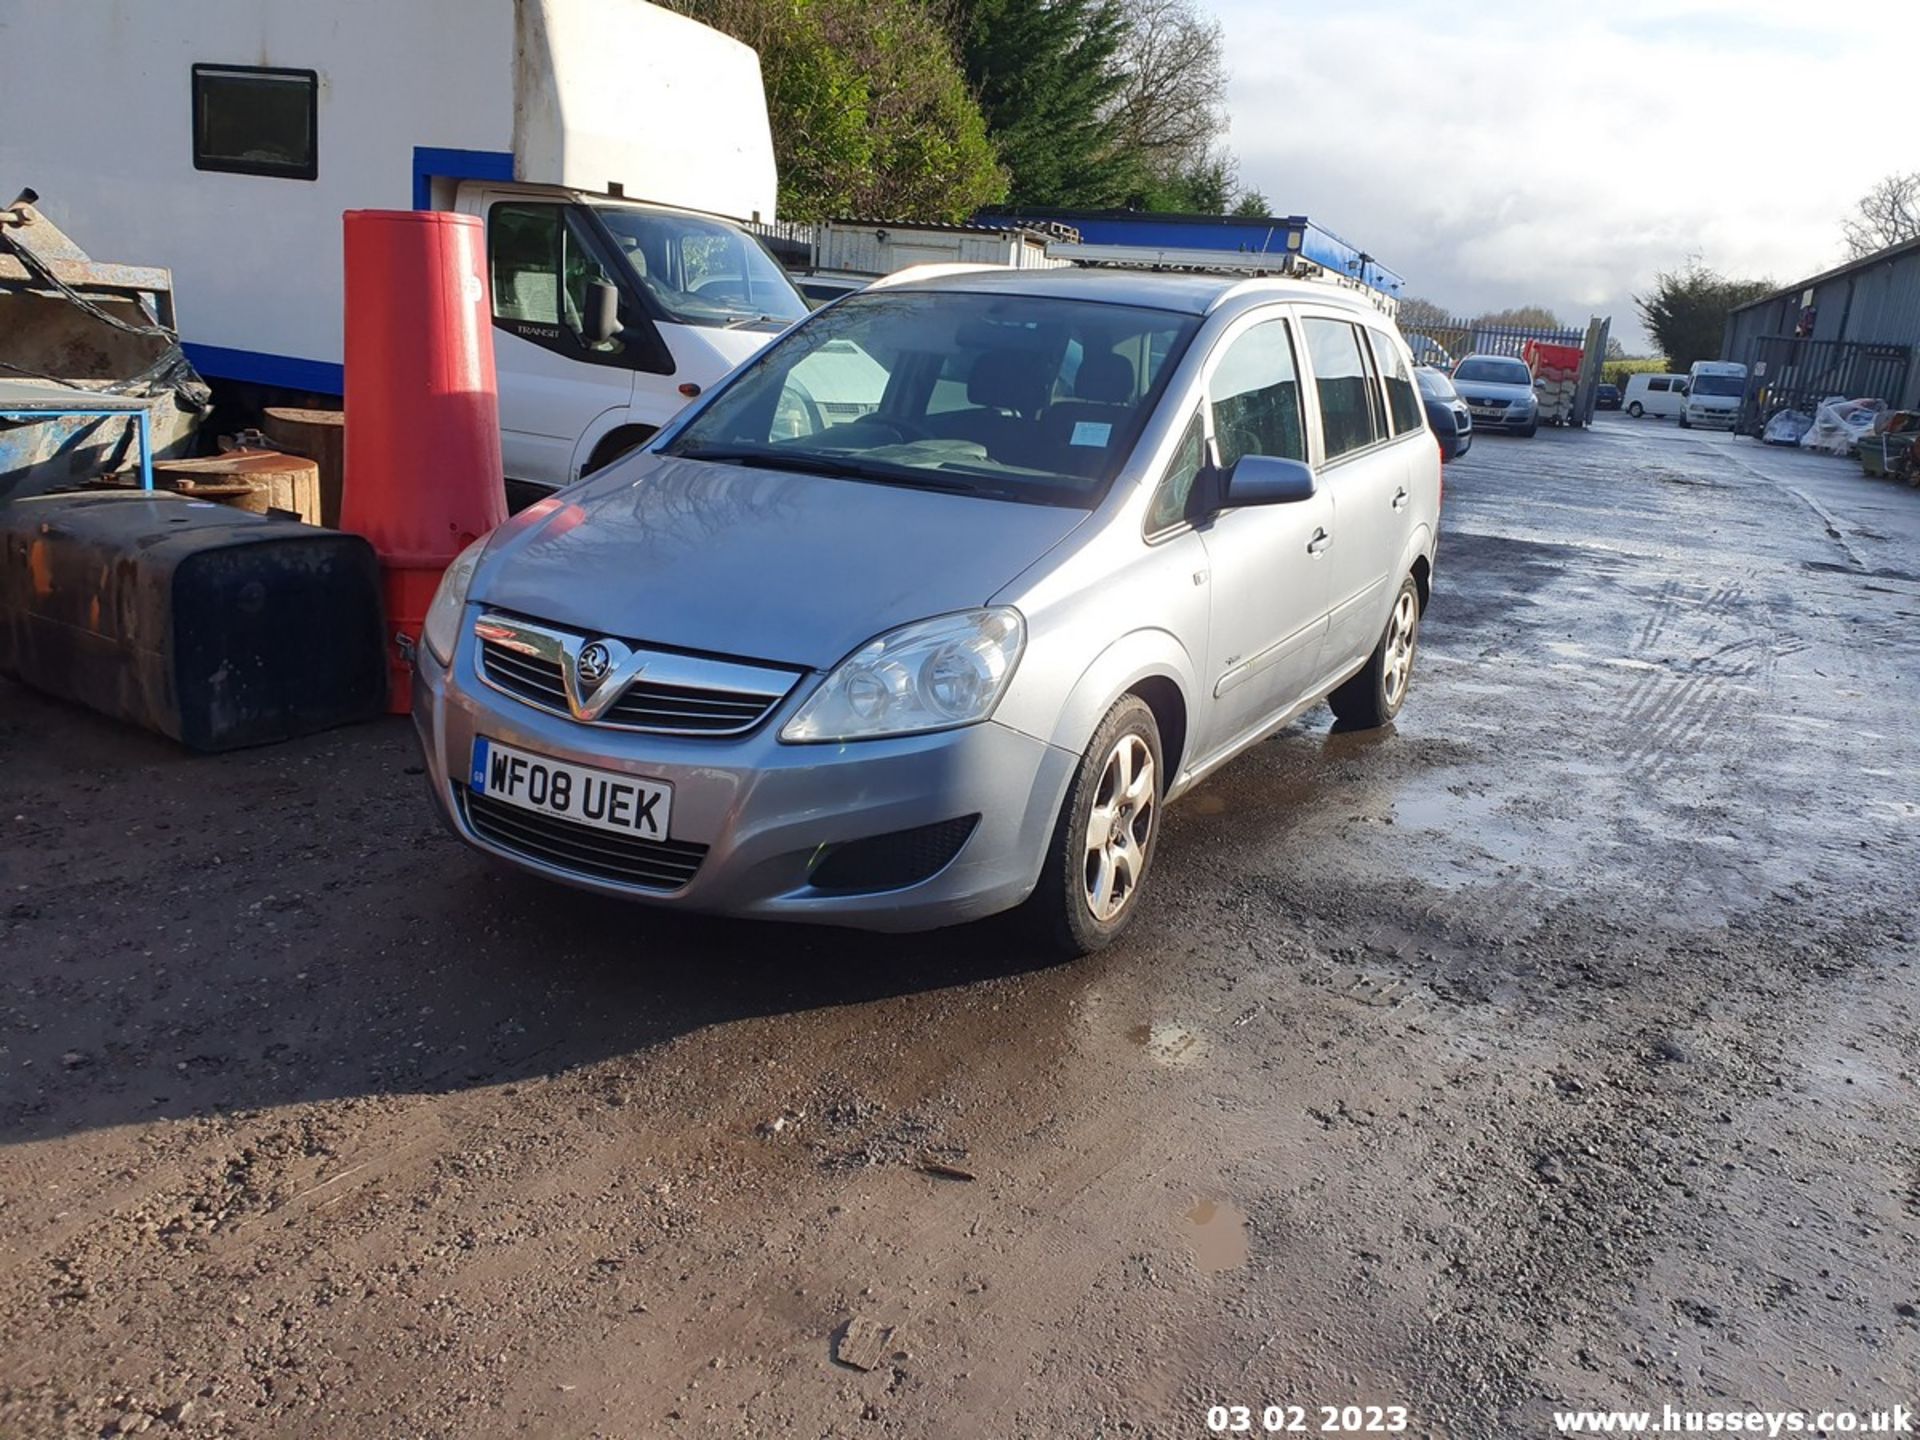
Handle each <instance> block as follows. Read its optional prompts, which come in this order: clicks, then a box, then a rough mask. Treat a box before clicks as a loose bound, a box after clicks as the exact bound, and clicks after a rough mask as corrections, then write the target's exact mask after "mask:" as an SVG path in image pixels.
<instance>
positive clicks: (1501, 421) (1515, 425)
mask: <svg viewBox="0 0 1920 1440" xmlns="http://www.w3.org/2000/svg"><path fill="white" fill-rule="evenodd" d="M1539 423H1540V412H1539V411H1538V410H1525V411H1521V412H1519V413H1515V412H1514V411H1512V410H1506V411H1502V412H1500V413H1499V414H1495V415H1482V414H1481V413H1480V412H1478V411H1475V412H1474V415H1473V428H1474V429H1475V430H1476V431H1480V430H1525V429H1526V428H1527V427H1528V426H1531V425H1537V424H1539Z"/></svg>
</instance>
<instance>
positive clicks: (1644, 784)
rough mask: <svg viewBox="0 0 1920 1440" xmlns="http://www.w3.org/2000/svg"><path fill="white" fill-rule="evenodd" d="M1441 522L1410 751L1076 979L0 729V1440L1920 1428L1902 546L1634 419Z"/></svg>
mask: <svg viewBox="0 0 1920 1440" xmlns="http://www.w3.org/2000/svg"><path fill="white" fill-rule="evenodd" d="M1443 525H1444V530H1443V538H1442V541H1441V549H1440V564H1439V569H1438V574H1437V584H1436V598H1435V601H1434V604H1433V607H1432V609H1431V611H1430V613H1429V615H1428V618H1427V624H1426V627H1425V630H1424V633H1423V649H1422V653H1421V656H1420V659H1419V663H1418V668H1417V671H1416V677H1415V682H1414V689H1413V693H1412V696H1411V698H1410V700H1409V702H1408V707H1407V709H1406V711H1405V712H1404V713H1403V715H1402V717H1401V720H1400V722H1399V723H1398V725H1397V726H1396V727H1395V728H1394V729H1393V730H1391V731H1389V732H1384V733H1373V734H1336V733H1333V732H1332V731H1331V729H1330V724H1329V718H1328V716H1327V714H1326V712H1325V711H1319V712H1316V713H1315V714H1312V715H1310V716H1308V717H1306V718H1305V719H1303V720H1302V721H1301V722H1300V723H1298V724H1296V725H1294V726H1291V727H1290V728H1289V729H1288V730H1287V731H1285V732H1284V733H1282V734H1281V735H1279V736H1277V737H1276V738H1275V739H1274V740H1272V741H1271V742H1269V743H1268V744H1266V745H1264V746H1262V747H1260V749H1259V750H1257V751H1256V752H1254V753H1252V754H1250V755H1248V756H1246V757H1244V758H1243V759H1241V760H1239V761H1237V762H1235V763H1234V764H1233V765H1232V766H1230V767H1228V768H1227V769H1225V770H1223V771H1222V772H1220V773H1219V774H1218V775H1217V776H1216V777H1214V778H1213V779H1211V780H1209V781H1208V783H1207V784H1205V785H1204V786H1202V787H1201V788H1200V789H1199V790H1197V791H1196V792H1194V793H1193V794H1192V795H1190V796H1189V797H1187V798H1186V799H1185V800H1183V801H1182V802H1181V803H1179V804H1178V805H1176V806H1174V807H1172V808H1171V809H1170V810H1169V812H1168V815H1167V829H1166V831H1165V833H1164V836H1163V839H1162V843H1161V849H1160V852H1159V858H1158V861H1157V868H1156V874H1155V876H1154V886H1155V889H1156V891H1157V893H1156V894H1155V895H1154V896H1153V897H1152V904H1151V906H1150V908H1149V910H1148V911H1147V913H1145V914H1144V915H1143V916H1142V917H1141V923H1140V924H1139V926H1138V927H1137V928H1136V930H1135V931H1134V932H1133V934H1132V935H1131V936H1130V938H1129V939H1128V940H1127V941H1126V942H1125V943H1124V944H1123V945H1121V946H1119V947H1117V948H1115V949H1114V950H1112V951H1110V952H1106V953H1103V954H1101V955H1099V956H1096V957H1093V958H1091V959H1089V960H1086V961H1082V962H1078V963H1075V964H1072V965H1059V964H1055V963H1054V962H1052V961H1051V960H1050V959H1048V958H1046V957H1045V956H1044V955H1042V954H1040V953H1038V952H1036V951H1035V950H1033V949H1032V948H1031V947H1030V946H1029V945H1028V944H1027V942H1026V941H1025V939H1024V938H1023V936H1022V935H1021V933H1020V932H1019V931H1018V929H1017V928H1016V927H1014V926H1012V925H1009V924H1006V923H1003V922H989V923H987V924H984V925H981V926H976V927H972V928H968V929H962V930H955V931H948V932H942V933H940V934H936V935H931V936H920V937H907V938H898V937H896V938H885V937H869V936H860V935H848V934H843V933H839V932H832V931H820V930H802V929H785V928H777V927H770V926H761V925H745V924H733V923H726V922H719V921H708V920H700V919H694V918H687V917H679V916H673V915H661V914H658V913H655V912H650V911H646V910H640V909H635V908H632V907H627V906H623V905H619V904H615V903H611V902H606V901H602V900H599V899H597V898H594V897H589V896H584V895H580V894H575V893H572V892H568V891H562V890H556V889H551V888H548V887H546V886H543V885H541V884H538V883H536V882H532V881H529V880H525V879H520V878H515V877H512V876H503V875H501V874H499V873H497V872H494V871H492V870H490V869H488V868H487V867H486V866H485V865H484V864H482V863H481V862H480V861H478V860H477V859H476V858H475V857H474V856H472V855H470V854H468V853H466V852H465V851H463V850H462V849H461V848H459V847H458V846H456V845H455V844H453V843H452V842H451V841H449V840H448V839H446V838H445V837H444V836H443V835H441V834H440V832H439V831H438V829H437V827H436V826H435V824H434V822H433V821H432V819H431V817H430V815H429V814H428V811H427V809H426V805H425V801H424V799H423V797H422V796H421V795H420V793H419V786H420V784H421V781H420V776H419V773H418V765H417V759H416V757H415V755H414V753H413V750H412V742H411V738H410V735H409V734H408V731H407V729H406V727H405V726H404V725H403V724H402V723H399V722H390V723H385V724H381V725H378V726H373V727H368V728H363V729H359V730H354V731H348V732H338V733H335V734H332V735H327V736H322V737H318V738H316V739H313V740H311V741H306V742H302V743H299V744H295V745H288V746H281V747H277V748H274V749H269V750H262V751H255V752H247V753H244V754H238V755H232V756H227V757H222V758H219V759H213V760H209V759H195V758H191V757H188V756H186V755H184V754H182V753H181V752H179V751H177V750H175V749H173V748H171V747H170V746H168V745H166V744H164V743H162V742H159V741H157V740H153V739H150V738H147V737H144V736H140V735H137V734H134V733H131V732H127V731H124V730H121V729H117V728H115V727H113V726H111V725H109V724H107V723H105V722H103V721H99V720H96V719H94V718H92V717H89V716H87V715H85V714H83V713H80V712H77V711H73V710H70V709H68V708H65V707H63V706H60V705H57V704H54V703H51V702H48V701H45V700H43V699H40V698H38V697H35V696H33V695H30V694H28V693H26V692H23V691H20V690H17V689H11V688H4V687H0V827H3V828H0V836H3V837H4V840H3V841H0V846H3V848H0V955H4V957H5V960H4V965H3V966H0V1435H5V1436H8V1437H11V1436H13V1435H20V1436H31V1437H39V1436H44V1435H98V1434H101V1433H103V1431H106V1430H108V1429H109V1428H111V1429H115V1430H121V1429H124V1430H130V1431H137V1430H139V1429H140V1427H141V1426H142V1425H143V1424H144V1425H146V1426H148V1427H149V1428H150V1430H151V1432H152V1433H168V1434H181V1435H216V1434H230V1435H246V1436H253V1435H262V1436H315V1437H319V1436H326V1437H330V1440H340V1437H346V1440H354V1437H372V1436H389V1435H436V1436H437V1435H452V1434H459V1435H462V1436H491V1435H521V1434H524V1435H554V1436H590V1435H592V1436H610V1437H611V1436H621V1437H626V1436H656V1435H700V1436H705V1435H754V1436H786V1435H791V1436H809V1437H817V1436H824V1435H836V1436H837V1435H848V1436H851V1435H873V1436H901V1437H908V1436H911V1437H943V1436H955V1437H974V1436H986V1437H997V1436H1062V1435H1074V1436H1083V1435H1084V1436H1095V1435H1098V1436H1112V1435H1122V1434H1126V1435H1169V1436H1183V1435H1196V1436H1197V1435H1202V1434H1206V1433H1208V1432H1207V1430H1206V1425H1205V1414H1206V1409H1207V1407H1208V1406H1209V1405H1212V1404H1228V1405H1248V1406H1251V1407H1255V1410H1256V1413H1257V1411H1258V1407H1261V1406H1265V1405H1270V1404H1298V1405H1303V1406H1309V1407H1314V1406H1319V1405H1333V1406H1342V1405H1348V1404H1359V1405H1405V1406H1407V1407H1409V1409H1410V1412H1411V1416H1412V1423H1411V1428H1410V1433H1413V1434H1420V1435H1435V1436H1448V1437H1456V1440H1481V1437H1503V1436H1509V1435H1511V1436H1534V1435H1545V1434H1549V1433H1552V1424H1551V1412H1552V1411H1553V1410H1555V1409H1566V1408H1582V1409H1585V1408H1593V1407H1609V1408H1611V1407H1626V1406H1633V1407H1636V1408H1637V1407H1642V1406H1647V1405H1652V1406H1653V1407H1655V1408H1657V1407H1658V1406H1659V1405H1661V1404H1663V1403H1671V1404H1674V1405H1676V1406H1687V1405H1694V1406H1701V1407H1711V1408H1722V1409H1734V1408H1745V1407H1748V1406H1751V1407H1753V1408H1760V1409H1779V1408H1793V1409H1807V1410H1815V1409H1823V1408H1836V1407H1837V1408H1846V1409H1861V1410H1865V1409H1870V1408H1873V1407H1875V1406H1880V1407H1886V1406H1889V1405H1892V1404H1894V1403H1901V1402H1905V1403H1909V1404H1911V1403H1912V1402H1913V1401H1914V1400H1915V1398H1916V1396H1915V1376H1916V1375H1920V1279H1917V1278H1916V1277H1920V1120H1917V1119H1916V1112H1917V1110H1920V1107H1917V1106H1916V1100H1920V1006H1917V1004H1916V1001H1917V999H1920V994H1917V982H1920V976H1916V972H1915V969H1914V959H1915V951H1916V948H1920V946H1917V942H1920V904H1916V901H1920V880H1917V879H1916V876H1917V875H1920V721H1917V720H1916V699H1917V698H1920V663H1916V662H1920V639H1917V638H1916V637H1920V492H1915V491H1912V490H1909V489H1906V488H1904V487H1895V486H1891V485H1888V484H1886V483H1884V482H1874V481H1868V480H1865V479H1863V478H1862V477H1861V476H1860V473H1859V471H1858V469H1857V467H1855V466H1852V465H1850V464H1847V463H1845V462H1839V461H1831V460H1826V459H1823V458H1819V457H1813V456H1803V455H1800V454H1798V453H1797V452H1783V451H1776V450H1769V449H1766V448H1764V447H1761V446H1758V445H1756V444H1754V443H1753V442H1751V441H1746V440H1734V439H1731V438H1729V437H1726V436H1719V435H1703V434H1699V433H1698V432H1694V433H1682V432H1679V431H1677V430H1675V429H1674V428H1673V427H1672V426H1671V425H1670V424H1662V423H1660V422H1654V421H1644V422H1635V421H1631V420H1627V419H1624V418H1621V417H1613V416H1606V417H1602V418H1601V422H1600V424H1599V425H1598V426H1597V427H1596V428H1595V430H1594V431H1593V432H1591V433H1563V432H1556V431H1543V432H1542V433H1541V434H1540V435H1539V436H1538V437H1537V438H1536V439H1534V440H1532V441H1521V440H1517V439H1508V438H1506V437H1497V436H1488V437H1484V438H1483V439H1482V440H1481V441H1480V442H1478V443H1476V445H1475V447H1474V449H1473V451H1472V452H1471V454H1470V455H1469V456H1468V457H1466V458H1465V459H1464V460H1462V461H1460V462H1458V463H1457V464H1455V465H1453V466H1450V467H1449V468H1448V476H1447V499H1446V508H1445V513H1444V520H1443ZM855 1335H858V1336H860V1337H867V1338H871V1337H881V1338H883V1339H884V1344H881V1343H879V1340H878V1339H876V1340H875V1343H874V1344H873V1345H869V1346H866V1353H862V1354H859V1355H857V1356H856V1357H855V1358H859V1359H860V1360H861V1361H862V1363H863V1364H867V1363H868V1362H870V1368H855V1367H854V1366H853V1365H850V1364H848V1363H844V1361H843V1359H842V1358H840V1357H841V1356H842V1354H843V1351H842V1349H840V1348H837V1346H836V1337H837V1336H838V1337H840V1338H841V1340H842V1341H843V1342H845V1341H849V1340H850V1339H851V1337H853V1336H855ZM863 1343H864V1341H863ZM844 1353H845V1354H848V1355H852V1354H854V1350H853V1349H852V1348H848V1349H846V1350H845V1351H844ZM183 1407H184V1408H183Z"/></svg>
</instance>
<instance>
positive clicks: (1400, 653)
mask: <svg viewBox="0 0 1920 1440" xmlns="http://www.w3.org/2000/svg"><path fill="white" fill-rule="evenodd" d="M1418 619H1419V615H1418V606H1417V603H1416V601H1415V600H1414V595H1413V592H1412V591H1411V590H1403V591H1401V592H1400V598H1399V600H1397V601H1396V602H1394V607H1393V618H1392V619H1391V620H1389V621H1388V622H1387V653H1386V663H1385V664H1384V665H1382V666H1381V668H1380V690H1381V693H1382V695H1383V696H1384V697H1385V699H1386V702H1387V708H1388V709H1389V710H1391V709H1392V708H1393V707H1394V706H1396V705H1398V704H1399V703H1400V696H1401V695H1402V693H1403V692H1404V691H1405V690H1406V688H1407V677H1408V675H1409V674H1410V673H1411V671H1412V670H1413V635H1414V626H1415V624H1416V623H1417V621H1418Z"/></svg>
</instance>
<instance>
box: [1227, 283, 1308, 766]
mask: <svg viewBox="0 0 1920 1440" xmlns="http://www.w3.org/2000/svg"><path fill="white" fill-rule="evenodd" d="M1300 390H1301V387H1300V371H1299V365H1298V360H1297V355H1296V350H1295V343H1294V330H1293V325H1292V323H1291V321H1290V320H1289V319H1287V318H1286V316H1285V315H1284V314H1280V313H1276V312H1272V311H1262V312H1259V313H1258V314H1257V315H1256V316H1255V317H1253V318H1252V320H1251V322H1250V323H1248V324H1246V325H1245V326H1244V327H1243V328H1240V329H1239V330H1237V331H1230V332H1229V333H1228V335H1227V336H1226V337H1225V338H1224V339H1223V340H1222V342H1221V344H1220V346H1219V348H1218V350H1217V351H1216V354H1215V358H1214V359H1213V361H1212V362H1211V365H1210V370H1209V375H1208V379H1207V382H1206V394H1207V406H1206V422H1207V427H1208V429H1209V430H1210V432H1211V443H1212V448H1213V456H1214V459H1215V461H1216V462H1217V463H1218V464H1219V465H1221V466H1223V467H1225V466H1231V465H1232V464H1233V463H1234V462H1235V461H1237V460H1238V459H1239V458H1240V457H1241V456H1243V455H1279V456H1284V457H1286V458H1288V459H1292V460H1306V459H1307V458H1308V453H1309V452H1308V445H1307V432H1306V425H1305V416H1304V413H1303V411H1302V408H1301V393H1300ZM1332 528H1333V505H1332V502H1331V501H1330V500H1329V499H1328V497H1327V496H1326V494H1325V493H1324V492H1323V493H1321V494H1318V495H1315V496H1314V497H1313V498H1312V499H1311V500H1305V501H1301V502H1298V503H1296V504H1291V505H1247V506H1242V507H1241V508H1239V509H1236V510H1223V511H1221V512H1220V513H1219V514H1218V515H1215V516H1214V517H1213V518H1212V520H1211V521H1210V522H1208V523H1207V524H1206V525H1204V526H1203V527H1202V529H1201V538H1202V540H1203V542H1204V544H1205V546H1206V552H1207V563H1208V567H1209V573H1210V575H1211V590H1212V609H1211V618H1210V621H1209V627H1208V641H1207V680H1208V683H1209V686H1210V689H1211V692H1212V694H1211V701H1212V704H1211V714H1210V715H1209V717H1208V723H1207V725H1206V726H1205V728H1204V732H1203V735H1202V736H1201V737H1200V738H1198V739H1197V743H1196V749H1195V753H1196V754H1203V753H1211V752H1212V751H1214V750H1218V749H1220V748H1221V747H1223V746H1225V745H1228V744H1230V743H1232V741H1233V740H1235V739H1236V738H1237V737H1239V736H1241V735H1243V734H1245V733H1246V732H1248V731H1249V730H1253V729H1257V728H1258V727H1259V726H1260V725H1262V724H1263V723H1265V722H1266V721H1267V720H1268V719H1269V718H1270V717H1272V716H1273V715H1275V714H1278V713H1280V712H1281V711H1284V710H1287V709H1290V708H1292V706H1293V705H1294V704H1295V702H1297V701H1299V700H1301V699H1304V698H1306V696H1307V694H1308V692H1309V689H1310V687H1311V686H1312V684H1313V682H1314V680H1315V678H1316V677H1317V676H1318V675H1319V673H1320V665H1321V660H1320V645H1321V640H1322V637H1323V636H1324V634H1325V632H1326V628H1327V602H1328V597H1329V594H1330V591H1329V589H1328V580H1327V576H1328V570H1327V563H1326V552H1327V547H1328V544H1329V542H1330V535H1331V531H1332Z"/></svg>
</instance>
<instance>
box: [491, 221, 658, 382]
mask: <svg viewBox="0 0 1920 1440" xmlns="http://www.w3.org/2000/svg"><path fill="white" fill-rule="evenodd" d="M487 257H488V264H489V267H490V269H491V275H490V277H489V278H490V279H491V281H492V284H493V315H494V318H495V319H496V320H501V321H505V322H506V325H507V328H508V329H509V330H512V331H513V332H514V333H516V334H518V335H520V336H521V337H522V338H524V339H528V340H532V341H535V342H536V343H538V342H561V341H565V342H567V343H568V344H570V345H574V346H578V347H581V348H583V349H586V350H589V351H591V352H594V353H595V354H598V355H602V356H617V355H619V354H620V353H621V352H622V350H623V348H624V342H623V341H622V340H621V338H620V337H619V336H618V335H615V336H613V337H612V338H611V339H608V340H606V341H603V342H601V343H599V344H597V345H595V344H592V343H591V342H589V341H588V340H587V339H586V329H585V322H584V316H585V315H586V313H587V288H588V286H590V285H591V284H592V283H593V282H594V281H596V280H605V279H607V278H608V276H607V274H606V271H605V269H604V268H603V267H602V266H601V264H600V262H599V260H598V259H596V258H595V256H594V253H593V250H592V247H591V246H590V245H589V244H588V243H587V241H586V237H585V236H583V235H582V234H581V233H580V230H579V228H578V225H577V222H576V221H575V220H574V219H573V217H572V216H571V215H569V214H568V211H567V207H566V206H564V205H548V204H540V203H518V202H516V203H513V204H500V205H495V206H494V207H493V209H492V211H491V213H490V214H489V215H488V217H487Z"/></svg>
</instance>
